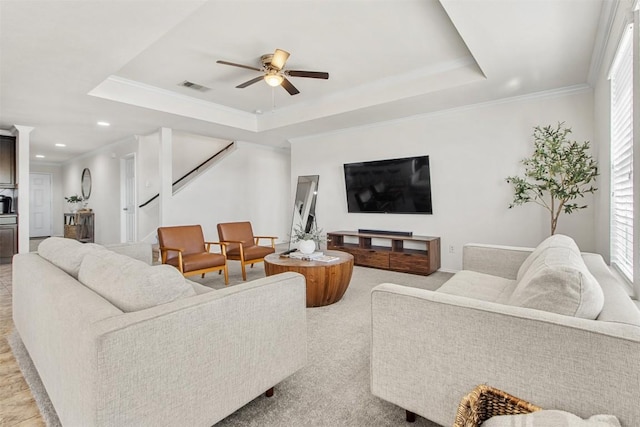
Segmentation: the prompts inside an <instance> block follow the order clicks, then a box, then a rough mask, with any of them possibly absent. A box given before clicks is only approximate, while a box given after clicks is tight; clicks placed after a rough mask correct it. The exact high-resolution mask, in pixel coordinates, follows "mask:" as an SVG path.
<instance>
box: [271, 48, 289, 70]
mask: <svg viewBox="0 0 640 427" xmlns="http://www.w3.org/2000/svg"><path fill="white" fill-rule="evenodd" d="M289 55H290V54H289V52H287V51H285V50H282V49H276V51H275V53H274V54H273V57H272V58H271V66H272V67H273V68H275V69H276V70H282V68H283V67H284V64H285V63H286V62H287V59H289Z"/></svg>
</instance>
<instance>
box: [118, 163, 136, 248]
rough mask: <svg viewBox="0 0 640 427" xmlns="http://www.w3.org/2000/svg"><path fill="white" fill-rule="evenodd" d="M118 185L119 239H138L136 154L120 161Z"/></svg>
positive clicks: (125, 240)
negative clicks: (119, 188) (119, 210)
mask: <svg viewBox="0 0 640 427" xmlns="http://www.w3.org/2000/svg"><path fill="white" fill-rule="evenodd" d="M120 186H121V188H122V202H121V208H122V211H121V212H122V215H121V222H120V224H121V241H123V242H135V241H137V240H138V233H137V227H136V224H137V222H138V217H137V213H138V209H137V206H136V204H137V203H136V155H135V154H129V155H127V156H125V157H123V158H122V159H121V161H120Z"/></svg>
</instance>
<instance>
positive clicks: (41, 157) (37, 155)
mask: <svg viewBox="0 0 640 427" xmlns="http://www.w3.org/2000/svg"><path fill="white" fill-rule="evenodd" d="M36 157H37V158H38V159H44V155H42V154H36Z"/></svg>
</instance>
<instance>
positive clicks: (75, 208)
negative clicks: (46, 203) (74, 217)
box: [67, 202, 80, 213]
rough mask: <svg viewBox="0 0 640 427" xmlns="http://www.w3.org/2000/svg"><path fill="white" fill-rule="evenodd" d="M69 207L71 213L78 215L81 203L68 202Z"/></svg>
mask: <svg viewBox="0 0 640 427" xmlns="http://www.w3.org/2000/svg"><path fill="white" fill-rule="evenodd" d="M67 206H68V209H69V213H76V212H78V209H80V203H69V202H67Z"/></svg>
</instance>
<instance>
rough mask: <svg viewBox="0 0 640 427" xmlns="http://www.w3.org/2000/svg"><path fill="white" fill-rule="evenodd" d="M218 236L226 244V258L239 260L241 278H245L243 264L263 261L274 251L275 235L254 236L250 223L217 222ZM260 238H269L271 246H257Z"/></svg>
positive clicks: (245, 272)
mask: <svg viewBox="0 0 640 427" xmlns="http://www.w3.org/2000/svg"><path fill="white" fill-rule="evenodd" d="M218 237H219V238H220V241H221V242H222V243H226V245H227V259H230V260H235V261H240V265H241V267H242V280H247V271H246V270H245V265H247V264H251V267H253V264H255V263H257V262H261V261H264V257H266V256H267V255H269V254H272V253H274V252H275V251H276V249H275V248H276V244H275V240H276V239H277V237H275V236H254V235H253V229H252V228H251V223H250V222H249V221H244V222H226V223H221V224H218ZM260 239H271V246H270V247H269V246H259V242H260Z"/></svg>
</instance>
